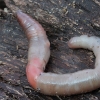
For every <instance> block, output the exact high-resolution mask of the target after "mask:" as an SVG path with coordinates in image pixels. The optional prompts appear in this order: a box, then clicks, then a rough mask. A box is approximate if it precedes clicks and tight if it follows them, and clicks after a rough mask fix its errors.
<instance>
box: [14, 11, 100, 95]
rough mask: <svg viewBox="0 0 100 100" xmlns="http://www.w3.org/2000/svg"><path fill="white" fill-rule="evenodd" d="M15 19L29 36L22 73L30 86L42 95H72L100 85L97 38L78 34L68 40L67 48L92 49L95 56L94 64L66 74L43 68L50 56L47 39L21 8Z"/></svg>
mask: <svg viewBox="0 0 100 100" xmlns="http://www.w3.org/2000/svg"><path fill="white" fill-rule="evenodd" d="M16 15H17V16H16V17H17V19H18V21H19V23H20V25H21V26H22V28H23V29H24V31H25V34H26V36H27V38H28V40H29V50H28V64H27V67H26V75H27V79H28V81H29V83H30V84H31V86H32V87H33V88H34V89H36V90H38V91H40V92H41V93H43V94H46V95H73V94H80V93H85V92H89V91H92V90H95V89H97V88H99V87H100V72H99V70H100V61H99V60H100V52H99V51H100V39H99V38H98V37H95V36H91V37H89V36H87V35H82V36H80V37H74V38H72V39H70V40H69V42H68V46H69V47H70V48H85V49H89V50H92V51H93V52H94V54H95V56H96V62H95V68H94V69H86V70H82V71H78V72H74V73H70V74H60V75H59V74H53V73H45V72H43V71H44V69H45V66H46V64H47V62H48V60H49V57H50V43H49V40H48V38H47V36H46V32H45V31H44V29H43V28H42V26H41V25H40V24H39V23H38V22H37V21H35V20H34V19H32V18H31V17H30V16H28V15H27V14H25V13H22V12H21V11H18V12H17V14H16Z"/></svg>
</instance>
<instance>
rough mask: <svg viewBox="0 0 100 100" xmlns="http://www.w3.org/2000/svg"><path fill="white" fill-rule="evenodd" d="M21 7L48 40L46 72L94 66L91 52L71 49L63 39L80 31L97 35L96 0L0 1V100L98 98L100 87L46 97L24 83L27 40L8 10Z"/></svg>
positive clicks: (99, 21) (98, 10)
mask: <svg viewBox="0 0 100 100" xmlns="http://www.w3.org/2000/svg"><path fill="white" fill-rule="evenodd" d="M17 9H21V10H22V11H23V12H26V13H28V14H29V15H31V16H32V17H33V18H35V19H36V20H37V21H39V22H40V23H41V24H42V25H43V27H44V29H45V30H46V32H47V35H48V38H49V40H50V42H51V57H50V60H49V63H48V64H47V67H46V70H45V71H46V72H52V73H57V74H60V73H72V72H75V71H78V70H83V69H89V68H94V61H95V57H94V55H93V53H92V52H91V51H88V50H84V49H76V50H72V49H70V48H69V47H68V46H67V41H68V40H69V39H70V38H71V37H73V36H79V35H82V34H88V35H96V36H98V37H100V2H99V0H4V1H3V0H0V100H100V90H99V89H98V90H95V91H93V92H90V93H85V94H80V95H74V96H47V95H43V94H41V93H38V92H37V91H35V90H34V89H33V88H32V87H31V86H30V85H29V83H28V81H27V78H26V72H25V67H26V64H27V51H28V41H27V39H26V36H25V34H24V32H23V30H22V29H21V27H20V26H19V24H18V22H17V21H16V18H15V17H14V16H13V13H12V12H15V11H16V10H17Z"/></svg>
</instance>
